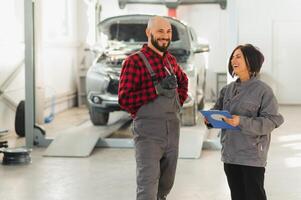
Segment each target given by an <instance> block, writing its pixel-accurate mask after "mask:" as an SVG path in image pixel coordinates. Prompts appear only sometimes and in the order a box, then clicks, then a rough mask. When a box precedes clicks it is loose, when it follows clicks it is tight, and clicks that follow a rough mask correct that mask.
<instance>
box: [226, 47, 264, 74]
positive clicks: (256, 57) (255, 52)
mask: <svg viewBox="0 0 301 200" xmlns="http://www.w3.org/2000/svg"><path fill="white" fill-rule="evenodd" d="M237 49H240V50H241V52H242V54H243V57H244V59H245V61H246V65H247V68H248V70H249V72H250V73H251V75H254V76H256V75H257V74H258V73H259V71H260V69H261V66H262V63H263V61H264V56H263V54H262V53H261V52H260V51H259V49H258V48H257V47H254V46H253V45H251V44H245V45H239V46H237V47H236V48H235V49H234V50H233V52H232V53H231V56H230V59H229V62H228V71H229V73H230V75H231V76H232V77H233V76H234V74H233V67H232V64H231V59H232V57H233V54H234V52H235V51H236V50H237Z"/></svg>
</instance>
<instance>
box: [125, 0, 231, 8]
mask: <svg viewBox="0 0 301 200" xmlns="http://www.w3.org/2000/svg"><path fill="white" fill-rule="evenodd" d="M126 4H163V5H165V6H166V7H167V8H177V7H178V6H179V5H192V4H219V5H220V7H221V9H226V7H227V0H119V7H120V8H121V9H123V8H125V6H126Z"/></svg>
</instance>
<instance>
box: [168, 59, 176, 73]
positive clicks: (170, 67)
mask: <svg viewBox="0 0 301 200" xmlns="http://www.w3.org/2000/svg"><path fill="white" fill-rule="evenodd" d="M166 60H167V63H168V65H169V69H170V71H171V73H172V74H174V73H175V72H174V70H173V67H172V66H171V64H170V62H169V60H168V59H167V58H166Z"/></svg>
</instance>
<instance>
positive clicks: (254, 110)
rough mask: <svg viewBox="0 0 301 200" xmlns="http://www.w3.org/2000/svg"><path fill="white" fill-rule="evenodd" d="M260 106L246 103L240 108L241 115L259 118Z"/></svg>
mask: <svg viewBox="0 0 301 200" xmlns="http://www.w3.org/2000/svg"><path fill="white" fill-rule="evenodd" d="M258 110H259V105H258V104H256V103H253V102H249V101H244V102H242V103H241V106H240V114H241V115H243V116H247V117H257V116H258Z"/></svg>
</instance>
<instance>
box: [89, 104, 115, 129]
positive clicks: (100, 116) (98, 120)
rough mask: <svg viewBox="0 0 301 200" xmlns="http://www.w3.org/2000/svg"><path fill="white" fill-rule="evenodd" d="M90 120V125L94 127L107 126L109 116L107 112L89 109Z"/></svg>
mask: <svg viewBox="0 0 301 200" xmlns="http://www.w3.org/2000/svg"><path fill="white" fill-rule="evenodd" d="M89 114H90V119H91V121H92V123H93V124H94V125H96V126H98V125H107V123H108V121H109V114H110V113H108V112H98V111H96V110H95V109H93V108H90V109H89Z"/></svg>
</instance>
